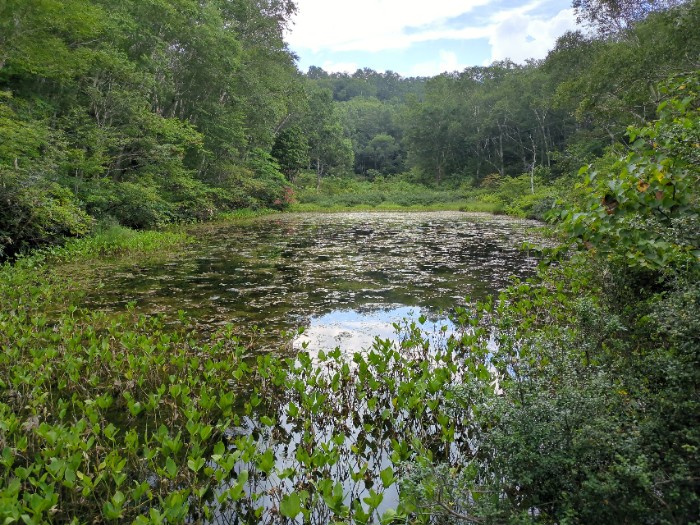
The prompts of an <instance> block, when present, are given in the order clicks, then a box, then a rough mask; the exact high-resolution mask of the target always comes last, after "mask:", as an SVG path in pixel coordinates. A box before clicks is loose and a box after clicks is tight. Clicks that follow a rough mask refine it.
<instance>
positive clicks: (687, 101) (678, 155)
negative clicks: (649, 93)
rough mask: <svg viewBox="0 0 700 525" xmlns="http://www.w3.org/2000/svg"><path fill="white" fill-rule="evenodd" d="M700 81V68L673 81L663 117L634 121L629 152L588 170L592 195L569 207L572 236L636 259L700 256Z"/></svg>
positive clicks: (680, 260) (652, 262)
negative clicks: (644, 123) (647, 121)
mask: <svg viewBox="0 0 700 525" xmlns="http://www.w3.org/2000/svg"><path fill="white" fill-rule="evenodd" d="M698 82H699V78H698V75H694V76H692V77H687V78H682V79H675V80H673V81H671V82H670V83H669V84H668V85H667V86H666V87H665V89H664V91H665V92H666V93H667V95H668V96H669V98H668V99H667V100H666V101H664V102H663V103H662V104H661V105H660V106H659V120H657V121H656V122H654V123H652V124H649V125H647V126H644V127H640V128H635V127H630V128H629V130H628V136H629V138H630V141H631V143H632V144H631V148H630V152H629V153H628V154H627V155H625V156H623V157H619V158H614V157H613V158H614V161H612V159H611V160H610V161H606V160H603V161H602V164H603V166H605V169H604V170H600V171H599V170H595V169H588V168H586V169H584V170H582V173H584V174H586V178H585V182H584V190H585V191H586V193H587V196H588V198H587V201H586V202H585V204H584V206H583V207H582V208H581V209H580V210H576V209H574V210H570V211H567V212H564V213H562V216H563V218H564V219H565V225H566V228H567V230H568V231H569V233H570V235H571V236H572V237H574V238H575V239H580V241H581V242H582V243H583V244H584V245H586V246H588V247H591V248H595V249H597V250H599V251H600V252H602V253H605V254H608V255H609V256H610V257H622V258H623V262H624V264H628V265H629V266H633V267H642V268H651V269H659V268H663V267H666V266H668V265H683V264H686V263H691V264H697V261H698V259H699V258H700V237H698V231H700V228H699V226H700V200H699V199H700V197H699V195H698V191H697V190H698V187H700V173H699V172H698V164H699V163H700V154H699V153H698V144H700V110H699V109H698V108H699V103H698V100H699V95H698V93H699V91H698V88H699V84H698ZM611 155H614V153H612V154H611Z"/></svg>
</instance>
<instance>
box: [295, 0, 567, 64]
mask: <svg viewBox="0 0 700 525" xmlns="http://www.w3.org/2000/svg"><path fill="white" fill-rule="evenodd" d="M296 4H297V9H298V12H297V14H296V16H295V17H294V20H293V24H292V26H291V27H290V30H289V32H288V33H287V38H286V40H287V42H288V43H289V47H290V48H291V50H292V51H293V52H294V53H295V54H296V55H297V56H298V57H299V59H298V61H297V64H298V66H299V69H300V70H301V71H304V72H305V71H307V70H308V68H309V66H318V67H321V68H323V69H325V70H326V71H329V72H331V71H332V72H339V71H345V72H348V73H353V72H354V71H356V70H357V69H359V68H365V67H368V68H371V69H374V70H375V71H380V72H384V71H394V72H395V73H399V74H400V75H402V76H404V77H412V76H434V75H438V74H440V73H442V72H445V71H447V72H452V71H461V70H463V69H464V68H466V67H469V66H486V65H489V64H491V63H492V62H494V61H496V60H504V59H506V58H509V59H511V60H513V61H514V62H517V63H523V62H524V61H525V60H526V59H528V58H544V57H545V56H546V55H547V52H548V51H549V50H550V49H552V47H554V44H555V42H556V39H557V38H558V37H559V36H561V35H562V34H564V33H565V32H566V31H568V30H571V29H575V28H576V24H575V15H574V12H573V9H572V8H571V0H351V1H347V0H343V1H340V0H296Z"/></svg>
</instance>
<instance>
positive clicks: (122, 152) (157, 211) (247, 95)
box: [0, 0, 303, 257]
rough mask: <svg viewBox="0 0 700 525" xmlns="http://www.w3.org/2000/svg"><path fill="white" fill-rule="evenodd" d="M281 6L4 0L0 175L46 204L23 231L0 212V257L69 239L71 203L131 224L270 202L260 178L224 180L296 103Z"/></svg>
mask: <svg viewBox="0 0 700 525" xmlns="http://www.w3.org/2000/svg"><path fill="white" fill-rule="evenodd" d="M293 12H294V6H293V4H291V3H290V2H286V1H285V2H274V3H270V4H269V5H265V6H263V5H262V4H258V3H255V2H253V1H249V0H243V1H240V2H235V3H231V2H223V1H220V0H207V1H205V2H198V1H194V0H182V1H180V2H178V3H177V5H175V4H169V3H168V2H160V1H155V0H154V1H150V0H149V1H145V2H135V1H132V0H120V1H116V2H112V1H102V0H61V1H49V0H31V1H29V2H16V1H10V2H3V3H2V5H1V6H0V13H1V16H0V50H1V51H0V134H2V136H3V143H2V144H1V145H0V169H2V177H3V178H4V179H5V180H6V183H5V190H6V193H8V195H9V196H8V198H11V199H13V200H14V202H16V204H13V206H15V207H16V208H22V206H24V205H23V204H21V202H23V199H25V200H26V199H29V200H36V199H35V198H34V197H29V196H28V194H27V191H29V190H28V189H27V188H30V187H31V188H34V190H32V191H34V192H35V194H45V195H46V199H45V201H46V204H37V206H36V214H37V217H32V218H28V219H27V218H26V217H25V219H26V220H27V222H29V223H30V225H29V226H28V228H26V229H24V230H22V231H19V230H18V226H17V224H12V223H7V224H6V223H5V222H4V221H5V220H7V217H6V216H5V215H3V216H2V217H0V229H2V230H3V231H4V232H5V233H3V239H4V240H3V241H2V244H3V246H6V245H7V243H9V242H12V244H13V246H14V248H12V249H9V248H4V249H3V251H4V253H3V254H0V256H1V257H6V256H7V255H8V254H11V253H14V252H16V251H17V250H18V249H19V248H24V247H28V248H31V247H34V246H37V245H41V244H45V243H47V242H50V243H54V242H59V241H60V238H61V236H62V235H63V233H64V231H63V230H66V231H70V232H71V234H74V233H79V232H78V230H80V228H78V227H77V222H76V221H77V219H76V218H73V219H71V218H70V217H68V216H67V215H70V214H73V215H74V216H75V215H76V213H82V212H80V211H79V210H77V209H76V210H74V211H71V212H68V211H65V210H67V209H68V202H69V201H70V202H71V205H77V206H78V207H79V208H80V209H82V210H83V211H86V212H87V213H88V214H90V215H92V216H94V217H96V218H98V219H103V218H107V217H112V218H114V219H117V220H118V221H120V222H121V223H122V224H124V225H127V226H132V227H138V228H152V227H156V226H159V225H162V224H165V223H169V222H179V221H192V220H203V219H208V218H211V217H213V216H215V215H216V214H217V213H218V212H220V211H225V210H227V209H228V210H230V209H233V208H235V207H237V206H240V205H248V204H249V203H253V204H255V203H258V202H261V203H262V205H264V206H269V205H271V203H272V202H274V201H275V200H276V199H277V198H278V197H279V196H281V195H282V194H283V190H281V189H280V184H279V181H278V180H277V178H276V177H270V176H268V175H269V174H267V173H266V172H264V173H262V174H260V173H256V174H255V175H253V176H251V178H252V179H255V180H252V181H249V180H246V181H245V184H243V185H240V184H239V185H237V186H236V187H234V188H231V187H227V186H226V184H225V183H226V182H227V181H228V180H229V177H228V172H229V171H231V170H232V171H236V170H237V169H241V168H244V167H245V166H246V165H247V162H248V161H249V159H250V157H251V155H252V156H253V157H255V155H257V154H256V153H251V152H254V151H255V150H256V148H262V149H263V150H264V151H266V152H267V151H269V148H270V147H271V146H272V142H273V138H274V132H275V130H277V129H278V128H279V127H280V126H281V123H282V122H283V121H285V120H286V119H287V117H288V115H289V114H290V113H291V112H292V110H296V108H297V107H299V106H301V105H302V104H301V101H302V100H303V92H302V89H301V84H300V82H299V79H298V78H297V72H296V70H295V68H294V62H293V57H292V55H291V54H290V52H289V51H288V50H287V48H286V44H285V43H284V41H283V39H282V33H283V29H284V27H285V24H286V23H287V21H288V19H289V17H290V16H291V14H292V13H293ZM243 64H245V65H243ZM8 170H9V171H8ZM253 171H254V172H257V167H253ZM263 171H264V170H263ZM10 172H12V173H10ZM9 179H12V181H9ZM8 181H9V182H8ZM13 181H14V182H13ZM16 181H20V182H16ZM29 181H31V182H29ZM222 182H223V183H224V184H222ZM10 184H15V185H16V184H19V185H20V186H21V187H22V188H23V189H24V190H23V191H24V193H23V192H21V191H19V190H17V189H16V188H14V187H12V188H10V187H9V186H8V185H10ZM59 186H60V188H59ZM242 188H245V190H243V189H242ZM244 191H247V192H248V193H244ZM59 193H60V196H59ZM258 195H260V198H258ZM52 203H53V204H52ZM61 210H64V211H65V212H61ZM8 211H11V210H8ZM39 215H41V216H42V217H38V216H39ZM21 216H22V215H21V214H20V215H19V216H18V217H21ZM76 217H77V216H76ZM71 221H72V222H71ZM62 222H64V223H70V224H67V225H66V226H65V227H61V226H60V224H61V223H62ZM39 223H41V225H39ZM48 224H54V226H48ZM41 230H45V231H46V234H43V233H42V232H41ZM54 230H55V235H53V237H52V233H51V232H52V231H54ZM59 230H60V231H59ZM73 230H75V231H73Z"/></svg>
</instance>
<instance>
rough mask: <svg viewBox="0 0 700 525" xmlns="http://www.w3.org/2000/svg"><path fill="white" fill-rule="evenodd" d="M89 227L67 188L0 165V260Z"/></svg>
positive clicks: (87, 219)
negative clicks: (4, 168) (31, 177)
mask: <svg viewBox="0 0 700 525" xmlns="http://www.w3.org/2000/svg"><path fill="white" fill-rule="evenodd" d="M91 226H92V219H91V218H90V217H89V216H88V215H87V214H86V213H85V212H83V211H82V210H81V209H80V208H79V207H78V204H77V203H76V201H75V198H74V196H73V194H72V193H71V192H70V191H69V190H67V189H66V188H63V187H61V186H59V185H58V184H56V183H54V182H49V181H45V180H32V179H30V178H29V177H28V176H25V175H23V174H18V173H15V172H11V171H8V170H3V169H2V168H0V260H2V259H5V258H8V257H13V256H15V255H17V254H18V253H21V252H25V251H29V250H31V249H34V248H37V247H39V246H44V245H56V244H60V243H61V242H63V240H65V238H67V237H74V236H78V235H84V234H86V233H87V232H88V231H89V230H90V228H91Z"/></svg>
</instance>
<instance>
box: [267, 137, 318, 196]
mask: <svg viewBox="0 0 700 525" xmlns="http://www.w3.org/2000/svg"><path fill="white" fill-rule="evenodd" d="M272 156H273V157H274V158H275V159H276V160H277V162H278V163H279V165H280V168H281V170H282V172H283V173H284V174H285V175H286V176H287V179H288V180H289V182H292V183H293V182H294V180H295V178H296V175H297V174H298V173H299V171H300V170H301V169H302V168H304V167H306V166H308V165H309V161H310V159H309V142H308V140H307V138H306V135H304V132H303V131H302V129H301V128H300V127H299V126H291V127H288V128H285V129H283V130H282V131H280V132H279V133H278V134H277V138H276V139H275V144H274V145H273V146H272Z"/></svg>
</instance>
